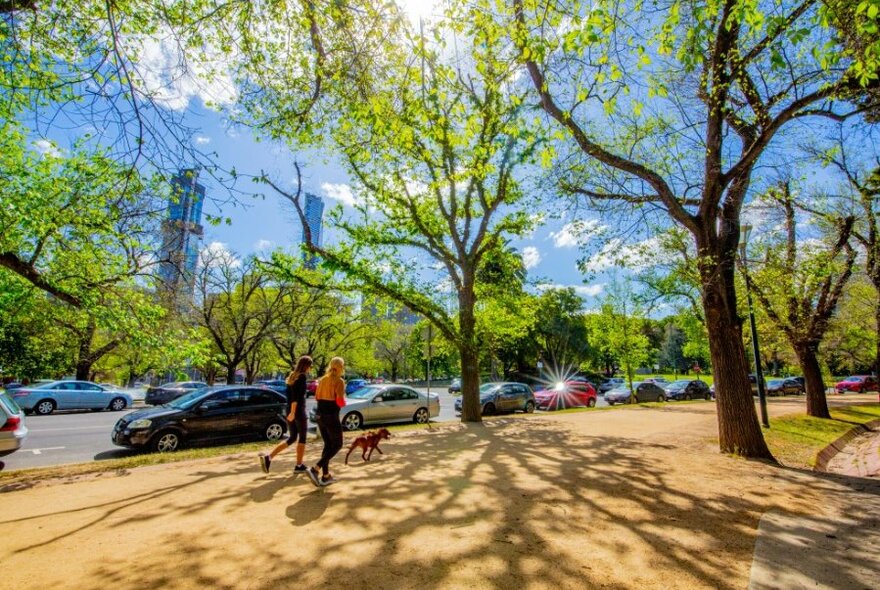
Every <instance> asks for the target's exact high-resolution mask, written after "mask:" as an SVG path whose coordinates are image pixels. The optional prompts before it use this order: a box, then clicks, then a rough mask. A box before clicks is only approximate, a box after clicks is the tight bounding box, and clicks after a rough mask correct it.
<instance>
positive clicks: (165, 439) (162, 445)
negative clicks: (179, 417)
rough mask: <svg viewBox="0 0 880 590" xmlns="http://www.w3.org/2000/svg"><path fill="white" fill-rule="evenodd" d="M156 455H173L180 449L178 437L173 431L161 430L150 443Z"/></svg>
mask: <svg viewBox="0 0 880 590" xmlns="http://www.w3.org/2000/svg"><path fill="white" fill-rule="evenodd" d="M150 447H151V448H152V449H153V451H154V452H156V453H173V452H174V451H176V450H177V449H178V448H179V447H180V435H179V434H177V433H176V432H174V431H173V430H162V431H160V432H159V433H158V434H156V435H155V436H154V437H153V440H151V441H150Z"/></svg>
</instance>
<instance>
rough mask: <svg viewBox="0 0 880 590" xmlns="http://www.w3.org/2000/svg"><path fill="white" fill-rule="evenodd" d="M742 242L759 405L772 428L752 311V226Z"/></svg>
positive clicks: (746, 227) (744, 232)
mask: <svg viewBox="0 0 880 590" xmlns="http://www.w3.org/2000/svg"><path fill="white" fill-rule="evenodd" d="M741 229H742V242H740V244H739V257H740V260H742V265H743V271H744V272H743V275H744V276H745V279H746V301H747V302H748V304H749V325H750V327H751V330H752V352H753V353H754V356H755V380H756V381H757V382H758V405H759V406H760V408H761V424H763V425H764V427H765V428H770V419H769V418H768V417H767V392H766V391H765V390H764V371H763V369H762V368H761V349H760V347H759V346H758V330H757V328H756V327H755V312H754V311H753V310H752V286H751V280H750V279H749V271H748V266H747V260H746V244H747V243H748V241H749V234H750V233H751V231H752V226H750V225H743V226H742V228H741Z"/></svg>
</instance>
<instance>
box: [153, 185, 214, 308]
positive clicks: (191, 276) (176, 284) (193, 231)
mask: <svg viewBox="0 0 880 590" xmlns="http://www.w3.org/2000/svg"><path fill="white" fill-rule="evenodd" d="M198 177H199V171H198V170H194V169H184V170H181V171H180V172H179V173H178V174H177V175H175V176H174V177H173V178H172V179H171V187H172V190H173V193H174V194H173V195H172V196H171V198H170V199H169V200H168V217H167V218H166V219H165V220H164V221H163V222H162V246H161V248H160V250H159V260H160V263H159V278H160V279H161V280H162V283H163V284H164V286H165V287H166V288H168V289H170V290H174V291H177V290H180V289H182V288H184V287H185V288H186V290H187V292H189V293H192V289H193V285H194V282H195V275H196V266H197V264H198V261H199V244H200V242H201V239H202V235H203V234H204V229H203V228H202V225H201V223H202V205H203V204H204V202H205V187H204V186H202V185H201V184H199V183H198Z"/></svg>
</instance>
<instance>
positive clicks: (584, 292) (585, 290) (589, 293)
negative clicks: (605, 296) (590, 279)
mask: <svg viewBox="0 0 880 590" xmlns="http://www.w3.org/2000/svg"><path fill="white" fill-rule="evenodd" d="M604 290H605V285H604V283H596V284H595V285H580V286H578V287H575V288H574V292H575V293H577V294H578V295H580V296H581V297H585V296H586V297H595V296H596V295H599V294H600V293H601V292H602V291H604Z"/></svg>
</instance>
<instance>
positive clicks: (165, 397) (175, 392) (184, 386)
mask: <svg viewBox="0 0 880 590" xmlns="http://www.w3.org/2000/svg"><path fill="white" fill-rule="evenodd" d="M207 386H208V384H207V383H205V382H203V381H171V382H169V383H163V384H162V385H159V386H157V387H148V388H147V393H146V395H145V396H144V403H145V404H149V405H151V406H161V405H162V404H167V403H168V402H170V401H171V400H173V399H177V398H179V397H180V396H182V395H186V394H187V393H191V392H193V391H196V390H198V389H201V388H202V387H207Z"/></svg>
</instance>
